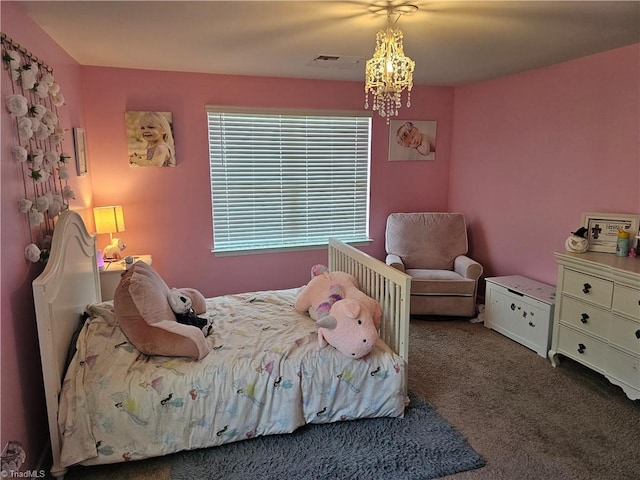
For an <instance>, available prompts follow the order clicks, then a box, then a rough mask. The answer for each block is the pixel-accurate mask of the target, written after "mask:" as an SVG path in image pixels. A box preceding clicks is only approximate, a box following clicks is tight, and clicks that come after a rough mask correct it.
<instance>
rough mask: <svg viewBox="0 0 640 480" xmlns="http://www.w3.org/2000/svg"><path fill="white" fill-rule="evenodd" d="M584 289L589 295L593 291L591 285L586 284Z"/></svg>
mask: <svg viewBox="0 0 640 480" xmlns="http://www.w3.org/2000/svg"><path fill="white" fill-rule="evenodd" d="M582 286H583V287H584V288H583V289H582V292H583V293H589V290H591V285H589V284H588V283H585V284H584V285H582Z"/></svg>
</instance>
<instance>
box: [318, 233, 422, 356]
mask: <svg viewBox="0 0 640 480" xmlns="http://www.w3.org/2000/svg"><path fill="white" fill-rule="evenodd" d="M329 269H330V270H339V271H342V272H346V273H349V274H351V275H353V276H354V277H356V278H357V279H358V282H360V289H361V290H362V291H363V292H364V293H366V294H367V295H369V296H370V297H371V298H373V299H375V300H377V301H378V303H380V306H381V307H382V325H381V326H380V338H382V340H383V341H384V342H385V343H386V344H387V345H389V346H390V347H391V348H392V349H393V350H394V351H395V352H396V353H397V354H398V355H400V357H402V359H403V360H404V361H405V362H406V363H407V364H408V362H409V320H410V315H409V300H410V294H411V277H410V276H409V275H407V274H405V273H404V272H401V271H400V270H397V269H395V268H393V267H390V266H389V265H387V264H385V263H384V262H381V261H380V260H378V259H376V258H373V257H372V256H370V255H368V254H366V253H364V252H363V251H361V250H358V249H357V248H354V247H352V246H351V245H347V244H345V243H342V242H340V241H338V240H335V239H329Z"/></svg>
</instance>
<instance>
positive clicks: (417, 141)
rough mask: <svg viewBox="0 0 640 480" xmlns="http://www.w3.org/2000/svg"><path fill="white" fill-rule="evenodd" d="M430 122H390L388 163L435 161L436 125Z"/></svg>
mask: <svg viewBox="0 0 640 480" xmlns="http://www.w3.org/2000/svg"><path fill="white" fill-rule="evenodd" d="M436 124H437V122H435V121H432V120H391V122H390V123H389V161H394V162H395V161H407V160H409V161H419V160H435V159H436V126H437V125H436Z"/></svg>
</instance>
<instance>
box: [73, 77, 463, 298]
mask: <svg viewBox="0 0 640 480" xmlns="http://www.w3.org/2000/svg"><path fill="white" fill-rule="evenodd" d="M82 75H83V86H84V93H85V105H86V119H87V123H86V124H87V142H88V152H89V158H90V166H89V168H90V169H91V170H92V171H93V173H94V175H95V179H96V181H95V182H94V185H93V188H94V190H93V191H94V198H95V204H96V205H110V204H114V203H117V204H122V205H123V208H124V213H125V223H126V232H124V233H122V234H121V235H120V237H121V238H122V239H123V240H124V241H125V242H126V243H127V244H128V251H127V252H128V253H130V254H135V253H150V254H152V255H153V265H154V267H156V268H157V269H158V270H159V271H160V273H161V274H162V275H163V277H164V278H165V280H166V281H167V283H168V284H169V285H170V286H190V287H194V288H197V289H199V290H200V291H202V292H203V293H204V294H205V295H208V296H213V295H220V294H224V293H232V292H239V291H252V290H261V289H273V288H288V287H294V286H299V285H302V284H303V283H305V282H306V281H307V280H308V276H309V269H310V268H311V266H312V265H313V264H315V263H326V249H325V250H307V251H299V252H287V253H272V254H257V255H243V256H231V257H229V256H227V257H216V256H214V255H213V254H212V253H211V247H212V220H211V191H210V186H209V160H208V137H207V125H206V116H205V105H208V104H209V105H235V106H255V107H283V108H290V109H296V108H297V109H334V110H364V108H363V105H364V97H363V91H362V90H363V89H362V84H361V83H360V82H327V81H310V80H295V79H275V78H257V77H238V76H222V75H208V74H189V73H177V72H156V71H144V70H129V69H116V68H99V67H83V73H82ZM412 105H413V107H412V108H411V109H406V108H405V109H403V110H402V115H403V116H404V117H405V118H411V119H416V120H437V121H438V132H437V133H438V139H437V142H438V144H437V149H438V159H437V161H435V162H389V161H388V160H387V152H388V135H389V134H388V127H387V125H386V122H385V121H384V119H382V118H380V117H379V116H375V117H374V120H373V141H372V167H371V183H372V184H371V222H370V225H371V237H372V238H373V243H372V244H371V245H370V246H368V247H365V250H367V251H368V252H369V253H371V254H373V255H375V256H378V257H381V256H382V255H383V252H384V227H385V222H386V217H387V215H388V214H389V213H391V212H394V211H416V210H422V209H427V210H435V211H440V210H446V208H447V188H448V175H449V161H448V160H449V151H450V144H451V113H452V108H453V89H451V88H436V87H418V88H416V89H414V91H413V92H412ZM127 110H131V111H135V110H156V111H170V112H173V119H174V127H175V141H176V151H177V161H178V165H177V167H176V168H154V167H144V168H131V167H129V164H128V155H127V139H126V133H125V127H124V115H125V112H126V111H127ZM107 240H108V239H107V238H106V236H105V238H101V239H100V245H101V246H102V245H104V244H106V243H107ZM274 273H275V275H274Z"/></svg>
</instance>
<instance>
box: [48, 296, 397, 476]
mask: <svg viewBox="0 0 640 480" xmlns="http://www.w3.org/2000/svg"><path fill="white" fill-rule="evenodd" d="M297 291H298V289H291V290H281V291H267V292H255V293H245V294H238V295H229V296H224V297H216V298H211V299H207V307H208V311H207V315H208V316H209V317H210V318H211V319H212V323H213V329H214V331H213V333H212V334H211V335H210V336H209V337H208V341H209V342H213V345H214V348H213V350H212V351H211V353H210V354H209V355H208V356H207V357H205V358H204V359H202V360H201V361H193V360H188V359H185V358H171V357H160V356H146V355H144V354H141V353H140V352H138V351H137V350H136V349H135V348H134V347H133V346H132V345H131V344H130V343H129V342H128V341H127V338H126V337H125V335H124V334H123V332H122V331H121V330H120V328H119V327H118V326H117V325H116V322H115V317H114V316H113V313H112V307H111V306H110V305H108V304H101V306H100V308H98V309H94V310H93V312H94V314H95V311H96V310H97V311H100V312H102V314H100V315H95V316H93V317H91V318H89V319H88V320H87V322H86V323H85V325H84V327H83V329H82V330H81V332H80V335H79V337H78V341H77V344H76V345H77V352H76V354H75V356H74V358H73V361H72V362H71V364H70V366H69V369H68V371H67V375H66V377H65V380H64V383H63V388H62V393H61V395H60V413H59V423H60V431H61V433H62V437H63V444H62V454H61V463H62V466H64V467H67V466H70V465H74V464H78V463H81V464H84V465H94V464H103V463H115V462H121V461H126V460H136V459H142V458H147V457H153V456H159V455H165V454H168V453H172V452H176V451H180V450H185V449H193V448H201V447H210V446H215V445H220V444H223V443H229V442H234V441H238V440H244V439H249V438H252V437H255V436H258V435H269V434H276V433H289V432H292V431H294V430H295V429H296V428H298V427H300V426H302V425H304V424H305V423H329V422H335V421H340V420H350V419H355V418H369V417H383V416H390V417H400V416H402V415H403V412H404V407H405V400H406V397H405V394H404V391H403V385H404V376H405V365H404V361H403V360H402V359H401V358H400V357H399V356H397V355H396V354H394V353H393V352H392V351H391V350H390V349H389V347H387V345H385V344H384V343H383V342H382V341H381V340H379V341H378V344H377V345H376V348H375V349H374V350H373V351H372V352H371V353H370V354H369V355H367V356H366V357H365V358H363V359H361V360H354V359H351V358H349V357H347V356H345V355H343V354H342V353H340V352H338V351H337V350H335V349H334V348H333V347H331V346H328V347H325V348H320V347H319V345H318V341H317V327H316V326H315V322H314V321H313V320H311V319H310V318H309V317H308V316H307V315H300V314H298V313H297V312H296V311H295V310H294V308H293V303H294V301H295V296H296V293H297ZM201 316H203V315H201Z"/></svg>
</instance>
